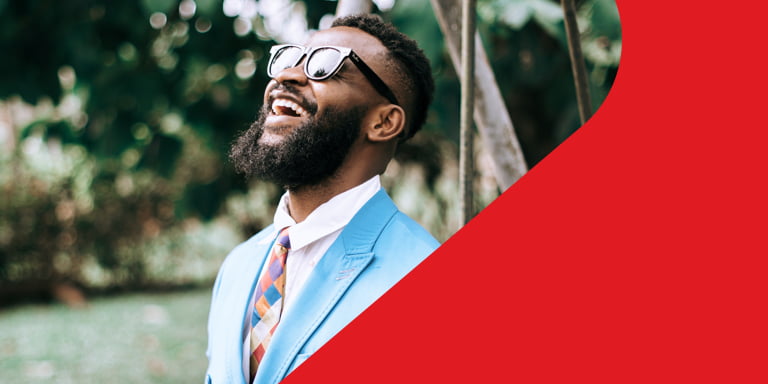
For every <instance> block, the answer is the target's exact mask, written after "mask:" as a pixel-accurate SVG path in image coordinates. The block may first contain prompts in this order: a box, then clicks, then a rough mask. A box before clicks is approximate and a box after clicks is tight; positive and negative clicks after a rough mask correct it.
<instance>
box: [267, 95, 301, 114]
mask: <svg viewBox="0 0 768 384" xmlns="http://www.w3.org/2000/svg"><path fill="white" fill-rule="evenodd" d="M277 107H283V108H290V109H291V110H292V111H293V113H295V114H296V115H298V116H304V115H305V114H306V113H307V111H305V110H304V108H302V107H301V106H300V105H298V104H296V103H294V102H293V101H290V100H285V99H276V100H275V101H274V102H272V113H274V114H278V111H277Z"/></svg>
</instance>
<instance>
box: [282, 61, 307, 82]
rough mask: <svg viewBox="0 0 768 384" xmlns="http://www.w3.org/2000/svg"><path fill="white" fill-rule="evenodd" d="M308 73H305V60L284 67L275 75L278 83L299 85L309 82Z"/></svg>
mask: <svg viewBox="0 0 768 384" xmlns="http://www.w3.org/2000/svg"><path fill="white" fill-rule="evenodd" d="M308 80H309V79H307V75H305V74H304V60H301V61H300V62H299V63H298V64H296V65H295V66H293V67H291V68H286V69H283V70H282V71H280V72H278V73H277V75H275V81H277V82H278V83H295V84H297V85H305V84H307V81H308Z"/></svg>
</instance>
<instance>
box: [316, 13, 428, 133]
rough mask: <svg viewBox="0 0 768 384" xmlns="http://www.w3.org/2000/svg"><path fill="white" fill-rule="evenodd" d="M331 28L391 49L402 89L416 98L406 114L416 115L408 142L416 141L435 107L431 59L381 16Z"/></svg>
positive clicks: (340, 21)
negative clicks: (374, 40) (347, 29)
mask: <svg viewBox="0 0 768 384" xmlns="http://www.w3.org/2000/svg"><path fill="white" fill-rule="evenodd" d="M331 27H352V28H357V29H359V30H361V31H363V32H365V33H367V34H369V35H371V36H373V37H375V38H377V39H379V41H381V43H382V44H383V45H384V47H385V48H387V51H389V58H390V59H392V60H393V61H394V63H395V65H396V71H395V73H396V74H397V77H398V83H399V84H398V85H402V86H404V87H405V91H406V92H408V93H409V94H411V95H413V103H412V104H413V105H411V106H410V107H409V106H403V107H404V108H406V113H413V118H412V119H411V122H410V127H408V125H406V135H405V137H404V139H408V138H411V137H413V135H414V134H416V132H417V131H418V130H419V129H421V127H422V126H423V125H424V122H425V121H426V120H427V110H428V107H429V104H430V103H432V93H433V92H434V89H435V83H434V80H433V79H432V69H431V67H430V65H429V59H427V57H426V56H425V55H424V52H423V51H422V50H421V49H420V48H419V45H418V44H417V43H416V41H415V40H413V39H411V38H410V37H408V36H406V35H405V34H403V33H402V32H400V31H398V30H397V29H396V28H395V27H394V26H393V25H392V24H391V23H388V22H385V21H384V20H383V19H382V18H381V17H380V16H378V15H371V14H360V15H350V16H344V17H340V18H338V19H336V20H334V21H333V24H332V25H331Z"/></svg>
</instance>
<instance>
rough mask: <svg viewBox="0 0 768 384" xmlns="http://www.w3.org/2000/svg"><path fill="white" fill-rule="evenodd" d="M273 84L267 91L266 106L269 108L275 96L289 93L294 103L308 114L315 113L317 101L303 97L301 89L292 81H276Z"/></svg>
mask: <svg viewBox="0 0 768 384" xmlns="http://www.w3.org/2000/svg"><path fill="white" fill-rule="evenodd" d="M273 84H274V85H272V86H271V87H270V88H269V89H268V92H267V95H269V96H268V97H267V104H266V105H267V108H269V107H268V106H269V105H272V102H273V101H275V97H276V96H286V95H290V96H291V97H292V98H293V99H295V101H296V103H298V104H299V105H301V107H302V108H304V110H306V111H307V112H309V113H310V114H313V115H314V114H315V112H317V103H315V102H314V101H310V100H308V99H307V98H305V97H304V96H303V95H302V93H301V91H299V89H298V88H297V87H296V86H295V85H294V84H292V83H278V82H274V83H273Z"/></svg>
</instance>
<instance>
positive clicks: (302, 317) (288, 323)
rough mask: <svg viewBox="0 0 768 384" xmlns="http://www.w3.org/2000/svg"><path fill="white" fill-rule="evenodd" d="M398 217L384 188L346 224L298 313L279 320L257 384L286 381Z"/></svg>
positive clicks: (306, 290) (316, 271)
mask: <svg viewBox="0 0 768 384" xmlns="http://www.w3.org/2000/svg"><path fill="white" fill-rule="evenodd" d="M396 212H397V208H396V207H395V205H394V203H392V200H390V198H389V196H387V194H386V193H385V192H384V190H383V189H382V190H380V191H379V192H378V193H376V195H374V196H373V197H372V198H371V199H370V200H369V201H368V202H367V203H366V204H365V205H364V206H363V207H362V208H361V209H360V211H359V212H358V213H357V214H356V215H355V216H354V217H353V218H352V220H351V221H350V222H349V224H347V226H346V227H345V228H344V230H343V231H342V232H341V234H340V235H339V238H338V239H336V241H335V242H334V243H333V244H332V245H331V247H330V248H329V249H328V251H327V252H326V253H325V255H323V257H322V258H321V259H320V261H319V262H318V263H317V265H316V266H315V268H314V269H313V271H312V273H311V274H310V276H309V278H308V280H307V282H306V284H305V285H304V288H303V290H302V293H301V294H300V295H299V296H298V297H297V298H296V302H295V303H294V305H293V308H294V310H292V311H291V312H290V313H288V314H287V315H286V316H284V317H283V318H282V319H280V326H279V328H278V332H276V333H275V335H274V337H273V339H272V342H271V343H270V345H269V353H267V354H266V355H265V356H264V360H263V361H262V362H261V365H260V367H259V370H258V372H257V374H256V376H257V377H256V382H257V383H278V382H279V381H280V380H282V379H283V377H285V375H286V374H287V373H288V372H287V371H288V368H289V367H290V366H291V363H292V362H293V360H294V359H295V358H296V355H297V354H298V352H299V350H301V347H302V346H303V345H304V343H306V341H307V340H308V339H309V337H310V336H311V335H312V333H313V332H314V331H315V330H316V329H317V327H318V326H319V325H320V324H321V323H322V322H323V320H324V319H325V317H326V316H327V315H328V313H329V312H330V311H331V310H332V309H333V307H334V306H335V305H336V303H337V302H338V301H339V299H340V298H341V297H342V295H343V294H344V292H346V291H347V289H348V288H349V287H350V286H351V285H352V283H353V282H354V281H355V279H356V278H357V277H358V276H359V275H360V273H361V272H363V270H365V268H366V267H367V266H368V265H369V264H370V262H371V260H373V256H374V255H373V252H372V249H373V245H374V243H375V241H376V239H377V238H378V236H379V234H380V233H381V231H382V230H383V229H384V227H385V226H386V224H387V223H388V222H389V220H390V219H391V217H392V216H393V215H394V214H395V213H396Z"/></svg>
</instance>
